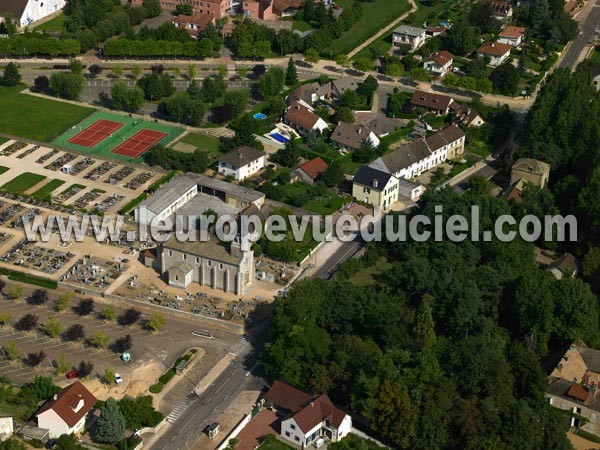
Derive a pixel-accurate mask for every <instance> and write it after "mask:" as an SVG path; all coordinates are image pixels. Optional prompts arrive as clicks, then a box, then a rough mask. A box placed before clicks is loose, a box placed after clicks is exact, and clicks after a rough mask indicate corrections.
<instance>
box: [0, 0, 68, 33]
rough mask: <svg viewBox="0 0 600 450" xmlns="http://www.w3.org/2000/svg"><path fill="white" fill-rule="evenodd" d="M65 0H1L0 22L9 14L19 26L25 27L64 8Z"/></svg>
mask: <svg viewBox="0 0 600 450" xmlns="http://www.w3.org/2000/svg"><path fill="white" fill-rule="evenodd" d="M65 3H66V1H65V0H44V1H40V0H3V1H1V2H0V22H2V19H1V18H2V17H4V15H5V14H11V15H12V17H14V18H15V19H16V20H17V21H18V22H19V26H21V27H25V26H27V25H30V24H32V23H33V22H37V21H38V20H40V19H43V18H44V17H47V16H49V15H50V14H53V13H55V12H57V11H60V10H61V9H63V8H64V6H65Z"/></svg>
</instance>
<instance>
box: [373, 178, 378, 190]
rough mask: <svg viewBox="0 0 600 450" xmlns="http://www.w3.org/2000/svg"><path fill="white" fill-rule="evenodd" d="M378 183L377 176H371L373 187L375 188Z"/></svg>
mask: <svg viewBox="0 0 600 450" xmlns="http://www.w3.org/2000/svg"><path fill="white" fill-rule="evenodd" d="M378 185H379V180H378V179H377V178H373V187H374V188H376V187H377V186H378Z"/></svg>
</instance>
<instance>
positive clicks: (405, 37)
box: [392, 25, 427, 50]
mask: <svg viewBox="0 0 600 450" xmlns="http://www.w3.org/2000/svg"><path fill="white" fill-rule="evenodd" d="M425 39H427V33H426V30H425V29H423V28H416V27H411V26H410V25H400V26H399V27H398V28H396V29H395V30H394V32H393V34H392V42H393V44H394V46H395V47H400V46H401V45H408V46H410V48H411V50H416V49H418V48H419V47H420V46H421V45H423V44H424V43H425Z"/></svg>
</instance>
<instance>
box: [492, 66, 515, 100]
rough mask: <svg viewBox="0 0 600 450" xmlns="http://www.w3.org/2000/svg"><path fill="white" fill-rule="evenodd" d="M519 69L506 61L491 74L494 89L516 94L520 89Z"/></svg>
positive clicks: (499, 91) (503, 93) (505, 93)
mask: <svg viewBox="0 0 600 450" xmlns="http://www.w3.org/2000/svg"><path fill="white" fill-rule="evenodd" d="M519 78H520V77H519V69H517V68H516V67H515V66H513V65H512V64H511V63H509V62H506V63H504V64H501V65H500V66H498V67H496V69H495V70H494V71H493V72H492V74H491V75H490V80H491V81H492V85H493V87H494V90H495V91H496V92H498V93H500V94H502V95H516V94H517V92H518V91H519Z"/></svg>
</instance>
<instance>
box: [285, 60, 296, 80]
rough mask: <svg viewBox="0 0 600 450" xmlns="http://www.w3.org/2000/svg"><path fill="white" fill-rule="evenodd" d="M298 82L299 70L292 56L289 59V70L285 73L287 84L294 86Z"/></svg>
mask: <svg viewBox="0 0 600 450" xmlns="http://www.w3.org/2000/svg"><path fill="white" fill-rule="evenodd" d="M297 82H298V71H297V70H296V64H294V59H293V58H292V57H291V56H290V59H289V60H288V66H287V71H286V73H285V84H287V85H288V86H292V85H294V84H296V83H297Z"/></svg>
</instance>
